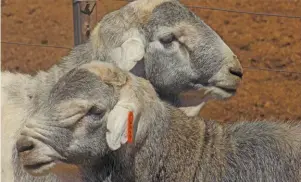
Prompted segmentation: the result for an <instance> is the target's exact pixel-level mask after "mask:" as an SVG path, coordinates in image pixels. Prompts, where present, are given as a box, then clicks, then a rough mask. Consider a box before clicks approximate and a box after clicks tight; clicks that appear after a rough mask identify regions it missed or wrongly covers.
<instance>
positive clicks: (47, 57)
mask: <svg viewBox="0 0 301 182" xmlns="http://www.w3.org/2000/svg"><path fill="white" fill-rule="evenodd" d="M95 2H96V5H95V7H94V9H93V11H92V13H91V14H90V15H84V16H81V17H82V19H84V21H85V22H86V23H87V24H85V25H84V29H83V31H82V32H81V34H82V35H83V36H84V35H85V34H88V33H89V30H92V29H93V26H94V25H95V24H96V22H97V21H99V20H100V19H101V18H102V17H103V16H104V15H105V14H106V13H109V12H111V11H114V10H116V9H118V8H120V7H122V6H123V5H125V4H127V2H126V1H122V0H96V1H95ZM181 2H182V3H183V4H185V5H187V6H188V7H189V8H190V9H191V10H192V11H193V12H195V13H196V14H197V15H198V16H200V17H201V18H202V19H203V20H204V21H205V22H206V23H207V24H208V25H209V26H211V27H212V28H213V29H214V30H215V31H216V32H217V33H218V34H219V35H220V36H221V37H222V38H223V39H224V41H225V42H226V43H227V44H228V45H229V47H230V48H231V49H232V50H233V52H235V53H236V54H237V56H238V57H239V59H240V61H241V64H242V65H243V67H244V68H245V69H244V73H245V74H244V78H243V82H242V84H241V86H240V88H239V90H238V92H237V94H236V95H235V96H234V97H232V98H231V99H229V100H227V101H210V102H209V103H208V104H207V105H206V106H205V107H204V109H203V110H202V111H201V113H200V114H201V116H203V117H205V118H207V119H215V120H218V121H234V120H245V119H249V120H250V119H273V118H274V119H280V120H301V0H252V1H248V0H182V1H181ZM1 3H2V6H1V8H2V14H1V18H2V21H1V36H2V38H1V63H2V66H1V69H2V70H10V71H17V72H22V73H29V74H34V73H36V72H37V71H38V70H46V69H47V68H49V67H50V66H51V65H53V64H55V63H56V62H58V61H59V60H60V59H61V58H62V57H63V56H65V55H67V54H68V53H69V51H70V49H71V48H72V47H73V46H74V34H73V33H74V32H73V31H74V27H73V3H72V0H60V1H51V0H43V1H41V0H1ZM85 3H86V2H81V3H80V4H81V5H80V6H81V8H82V10H83V11H85V7H87V4H85ZM89 5H90V7H88V9H87V10H92V8H93V5H94V2H89ZM85 12H86V13H87V12H88V11H85ZM88 14H89V13H88Z"/></svg>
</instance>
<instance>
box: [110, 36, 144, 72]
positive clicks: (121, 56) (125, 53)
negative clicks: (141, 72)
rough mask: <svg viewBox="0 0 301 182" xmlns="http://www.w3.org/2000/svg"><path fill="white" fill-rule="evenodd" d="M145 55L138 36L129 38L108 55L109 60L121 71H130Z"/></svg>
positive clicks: (142, 43)
mask: <svg viewBox="0 0 301 182" xmlns="http://www.w3.org/2000/svg"><path fill="white" fill-rule="evenodd" d="M144 54H145V43H144V40H143V38H142V36H141V35H140V34H137V33H136V34H135V35H132V36H131V37H129V38H128V39H127V40H126V41H125V42H124V43H123V44H122V45H121V46H120V47H117V48H115V49H113V50H112V51H111V53H110V56H111V59H112V60H113V61H114V62H115V63H116V65H117V66H118V67H119V68H121V69H123V70H127V71H129V70H131V69H132V68H134V67H135V65H136V64H137V63H138V61H140V60H142V58H143V57H144Z"/></svg>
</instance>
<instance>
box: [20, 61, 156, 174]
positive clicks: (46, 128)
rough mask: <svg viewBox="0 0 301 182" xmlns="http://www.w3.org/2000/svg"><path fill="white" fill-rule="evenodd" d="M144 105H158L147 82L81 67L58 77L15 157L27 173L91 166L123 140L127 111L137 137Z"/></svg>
mask: <svg viewBox="0 0 301 182" xmlns="http://www.w3.org/2000/svg"><path fill="white" fill-rule="evenodd" d="M147 103H148V104H150V105H152V106H154V105H153V104H152V103H161V102H160V100H159V98H158V97H157V93H156V91H155V90H154V88H153V87H152V85H151V84H150V83H149V81H147V80H144V79H142V78H139V77H136V76H134V75H133V74H131V73H129V72H125V71H123V70H121V69H120V68H118V67H115V66H113V64H110V63H103V62H91V63H88V64H84V65H82V66H81V67H79V68H75V69H73V70H71V71H70V72H69V73H67V74H66V75H65V76H63V77H62V78H61V79H60V80H59V81H58V82H57V84H56V85H55V86H54V87H53V89H52V90H51V92H50V95H49V98H48V99H47V101H46V102H45V104H44V105H43V106H42V107H40V108H39V109H37V111H36V112H35V113H34V115H33V116H32V117H30V120H28V121H26V122H25V125H24V126H23V127H22V128H21V132H20V137H19V139H18V140H17V142H16V149H17V151H18V156H19V157H18V158H19V160H20V162H21V163H22V165H23V167H24V169H25V170H26V171H27V172H29V173H30V174H32V175H46V174H48V173H49V172H50V171H57V170H56V167H57V166H60V165H62V162H63V163H69V164H74V165H84V164H87V163H93V161H94V160H95V159H97V158H99V157H101V156H104V155H105V154H107V153H108V151H110V150H117V149H119V148H120V147H121V146H122V144H125V143H127V142H128V137H129V135H128V134H129V133H128V132H129V130H128V127H127V126H128V123H127V122H128V114H129V113H133V123H132V131H133V132H132V134H133V135H132V136H133V138H137V136H136V135H135V133H136V131H137V130H141V127H142V126H143V125H138V121H139V120H140V116H141V113H143V111H144V110H145V108H146V106H145V105H144V104H147ZM154 107H155V106H154ZM142 130H143V129H142ZM139 133H144V132H139ZM134 142H136V141H134Z"/></svg>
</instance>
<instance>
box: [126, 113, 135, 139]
mask: <svg viewBox="0 0 301 182" xmlns="http://www.w3.org/2000/svg"><path fill="white" fill-rule="evenodd" d="M133 138H134V114H133V111H130V112H129V113H128V122H127V142H128V143H133Z"/></svg>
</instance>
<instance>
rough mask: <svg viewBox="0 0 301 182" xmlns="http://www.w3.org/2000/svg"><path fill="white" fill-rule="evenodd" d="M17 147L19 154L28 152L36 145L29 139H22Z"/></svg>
mask: <svg viewBox="0 0 301 182" xmlns="http://www.w3.org/2000/svg"><path fill="white" fill-rule="evenodd" d="M16 147H17V151H18V152H19V153H21V152H26V151H29V150H32V149H33V148H34V143H33V142H32V141H31V140H28V139H27V138H21V139H19V140H18V141H17V143H16Z"/></svg>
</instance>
